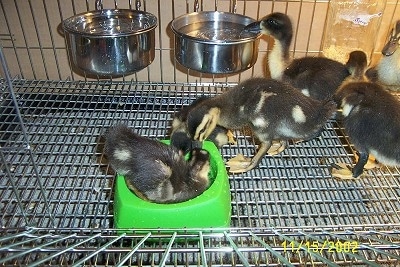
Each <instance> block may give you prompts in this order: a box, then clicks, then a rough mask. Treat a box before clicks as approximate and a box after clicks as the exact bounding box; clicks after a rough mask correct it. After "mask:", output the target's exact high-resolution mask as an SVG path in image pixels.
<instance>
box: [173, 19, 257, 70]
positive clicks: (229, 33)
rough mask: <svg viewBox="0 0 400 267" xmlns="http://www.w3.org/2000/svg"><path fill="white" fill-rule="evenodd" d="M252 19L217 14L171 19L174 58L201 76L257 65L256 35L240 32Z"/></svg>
mask: <svg viewBox="0 0 400 267" xmlns="http://www.w3.org/2000/svg"><path fill="white" fill-rule="evenodd" d="M252 22H255V20H254V19H252V18H250V17H247V16H243V15H239V14H234V13H229V12H218V11H204V12H193V13H190V14H185V15H182V16H180V17H177V18H176V19H174V20H173V21H172V23H171V29H172V31H173V33H174V35H175V58H176V60H177V61H178V62H179V63H180V64H182V65H183V66H185V67H187V68H189V69H193V70H196V71H199V72H204V73H213V74H226V73H236V72H241V71H244V70H246V69H249V68H251V67H252V66H253V65H254V64H255V62H256V61H257V56H258V44H259V37H260V34H254V33H250V32H243V31H242V30H243V28H244V27H245V26H246V25H248V24H250V23H252Z"/></svg>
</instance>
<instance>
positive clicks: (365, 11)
mask: <svg viewBox="0 0 400 267" xmlns="http://www.w3.org/2000/svg"><path fill="white" fill-rule="evenodd" d="M385 6H386V1H372V0H355V1H336V0H331V1H330V4H329V9H328V16H327V20H326V25H325V31H324V37H323V44H322V54H323V55H324V56H326V57H328V58H332V59H335V60H337V61H339V62H342V63H346V61H347V59H348V56H349V53H350V52H351V51H354V50H362V51H364V52H365V53H366V54H367V56H368V60H370V59H371V56H372V53H373V48H374V45H375V42H376V38H377V33H378V27H379V25H380V21H381V18H382V15H383V11H384V9H385Z"/></svg>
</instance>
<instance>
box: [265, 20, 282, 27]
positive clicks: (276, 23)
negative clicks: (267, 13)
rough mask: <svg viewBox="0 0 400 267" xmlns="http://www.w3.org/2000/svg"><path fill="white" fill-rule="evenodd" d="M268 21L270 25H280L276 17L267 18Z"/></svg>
mask: <svg viewBox="0 0 400 267" xmlns="http://www.w3.org/2000/svg"><path fill="white" fill-rule="evenodd" d="M267 23H268V24H269V25H271V26H275V27H278V26H279V23H278V21H276V20H274V19H267Z"/></svg>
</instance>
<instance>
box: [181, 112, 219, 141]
mask: <svg viewBox="0 0 400 267" xmlns="http://www.w3.org/2000/svg"><path fill="white" fill-rule="evenodd" d="M220 112H221V111H220V109H219V108H217V107H209V106H207V105H200V106H197V107H195V108H194V109H192V110H191V111H190V112H189V114H188V117H187V129H188V131H189V133H190V135H191V136H192V138H193V139H194V140H197V141H200V142H202V141H204V140H205V139H207V137H208V136H210V134H211V133H212V132H213V131H214V129H215V127H216V126H217V122H218V120H219V116H220Z"/></svg>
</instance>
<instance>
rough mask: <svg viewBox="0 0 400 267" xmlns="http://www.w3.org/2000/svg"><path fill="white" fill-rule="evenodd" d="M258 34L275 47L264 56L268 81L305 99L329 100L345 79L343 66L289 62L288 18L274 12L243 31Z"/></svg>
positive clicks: (313, 60) (306, 60)
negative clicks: (294, 90) (284, 84)
mask: <svg viewBox="0 0 400 267" xmlns="http://www.w3.org/2000/svg"><path fill="white" fill-rule="evenodd" d="M244 30H245V31H250V32H254V33H259V32H261V33H262V34H265V35H269V36H271V37H273V38H274V40H275V44H274V46H273V48H272V50H271V52H270V53H269V56H268V65H269V71H270V74H271V78H273V79H278V80H282V81H286V82H288V83H290V84H291V85H292V86H294V87H296V88H298V89H300V90H301V92H302V93H303V94H305V95H307V96H310V97H312V98H314V99H318V100H327V99H331V97H332V96H333V95H334V93H335V91H336V90H337V88H338V87H339V86H340V85H341V83H342V82H343V80H344V79H345V78H346V77H347V76H349V72H348V71H347V69H346V67H345V66H344V64H342V63H340V62H338V61H335V60H332V59H329V58H325V57H302V58H297V59H293V60H292V59H291V57H290V54H289V48H290V45H291V42H292V38H293V26H292V21H291V20H290V18H289V16H288V15H286V14H284V13H280V12H274V13H271V14H269V15H267V16H265V17H264V18H262V19H261V20H260V21H258V22H254V23H251V24H249V25H247V26H246V27H245V29H244Z"/></svg>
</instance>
